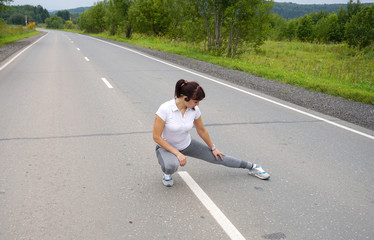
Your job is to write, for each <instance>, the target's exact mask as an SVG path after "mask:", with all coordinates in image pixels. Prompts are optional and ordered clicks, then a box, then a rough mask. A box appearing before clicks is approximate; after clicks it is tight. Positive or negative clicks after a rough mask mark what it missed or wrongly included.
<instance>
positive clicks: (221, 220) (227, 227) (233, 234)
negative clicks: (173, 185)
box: [178, 171, 245, 240]
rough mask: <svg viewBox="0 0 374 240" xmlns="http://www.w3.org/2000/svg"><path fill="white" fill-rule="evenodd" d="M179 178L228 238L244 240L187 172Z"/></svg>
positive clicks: (181, 173) (180, 173) (182, 173)
mask: <svg viewBox="0 0 374 240" xmlns="http://www.w3.org/2000/svg"><path fill="white" fill-rule="evenodd" d="M178 173H179V175H180V176H181V178H182V179H183V180H184V181H185V182H186V183H187V185H188V186H189V187H190V189H191V190H192V192H193V193H194V194H195V195H196V197H197V198H198V199H199V200H200V201H201V202H202V204H203V205H204V206H205V207H206V208H207V209H208V211H209V212H210V214H212V216H213V217H214V219H215V220H216V221H217V222H218V224H219V225H220V226H221V227H222V229H223V230H224V231H225V232H226V234H227V235H228V236H229V237H230V239H235V240H245V238H244V237H243V235H242V234H241V233H240V232H239V230H238V229H237V228H236V227H235V226H234V225H233V224H232V223H231V222H230V220H229V219H228V218H227V217H226V216H225V214H223V212H222V211H221V210H220V209H219V208H218V207H217V205H216V204H215V203H214V202H213V201H212V200H211V199H210V198H209V196H208V195H207V194H206V193H205V192H204V190H203V189H201V188H200V186H199V185H198V184H197V183H196V182H195V180H193V178H192V177H191V176H190V174H188V172H184V171H182V172H181V171H180V172H178Z"/></svg>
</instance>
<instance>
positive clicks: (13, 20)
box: [0, 5, 50, 25]
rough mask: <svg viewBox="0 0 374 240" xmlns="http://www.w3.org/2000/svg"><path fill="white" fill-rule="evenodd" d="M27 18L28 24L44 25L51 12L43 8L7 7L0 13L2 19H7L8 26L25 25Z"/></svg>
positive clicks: (28, 6) (29, 6) (26, 6)
mask: <svg viewBox="0 0 374 240" xmlns="http://www.w3.org/2000/svg"><path fill="white" fill-rule="evenodd" d="M26 17H27V21H28V22H36V23H37V24H39V23H44V22H45V20H46V19H47V18H49V17H50V16H49V12H48V10H47V9H45V8H43V7H42V6H40V5H38V6H31V5H23V6H12V7H5V6H4V9H3V11H0V18H3V19H6V22H7V23H8V24H12V25H25V20H26Z"/></svg>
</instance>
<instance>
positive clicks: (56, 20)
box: [45, 15, 64, 29]
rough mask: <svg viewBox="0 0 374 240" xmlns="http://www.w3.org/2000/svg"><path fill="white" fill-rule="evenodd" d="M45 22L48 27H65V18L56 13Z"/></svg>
mask: <svg viewBox="0 0 374 240" xmlns="http://www.w3.org/2000/svg"><path fill="white" fill-rule="evenodd" d="M45 23H46V24H47V28H52V29H62V28H63V27H64V20H62V18H60V17H58V16H56V15H53V16H52V17H50V18H47V19H46V20H45Z"/></svg>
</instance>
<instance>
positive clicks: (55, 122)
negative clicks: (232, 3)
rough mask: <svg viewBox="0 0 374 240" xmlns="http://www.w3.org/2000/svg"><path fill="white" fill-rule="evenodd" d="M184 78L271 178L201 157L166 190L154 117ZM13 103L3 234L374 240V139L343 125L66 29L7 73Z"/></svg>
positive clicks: (0, 155)
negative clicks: (205, 200) (201, 193)
mask: <svg viewBox="0 0 374 240" xmlns="http://www.w3.org/2000/svg"><path fill="white" fill-rule="evenodd" d="M0 67H1V66H0ZM103 78H104V79H106V80H107V82H104V81H103ZM180 78H184V79H187V80H191V81H192V80H195V81H198V82H199V83H200V84H201V85H202V86H203V87H204V90H205V92H206V94H207V97H206V99H205V100H204V101H202V102H201V104H200V108H201V110H202V114H203V115H202V117H203V120H204V122H205V125H206V126H207V128H208V130H209V132H210V135H211V137H212V139H213V141H214V143H215V145H216V146H217V147H218V148H219V149H220V150H221V151H222V152H224V153H226V154H230V155H234V156H237V157H239V158H243V159H246V160H248V161H252V162H255V163H260V164H261V165H262V166H263V167H264V169H266V170H267V171H268V172H269V173H270V174H271V180H269V181H261V180H259V179H257V178H255V177H252V176H249V175H248V174H247V172H246V171H244V170H241V169H230V168H225V167H221V166H217V165H210V164H207V163H204V162H201V161H199V160H196V159H192V158H189V159H188V163H187V165H186V166H185V167H183V168H180V171H182V174H175V176H174V179H175V184H174V186H173V187H172V188H166V187H164V186H163V185H162V183H161V170H160V167H159V165H158V163H157V160H156V157H155V153H154V147H155V144H154V143H153V141H152V124H153V119H154V113H155V112H156V110H157V108H158V106H159V105H160V104H161V103H163V102H165V101H167V100H169V99H171V98H172V97H173V91H174V84H175V82H176V81H177V80H178V79H180ZM216 81H217V82H216ZM221 83H223V84H228V85H222V84H221ZM111 87H112V88H111ZM0 103H1V104H0V209H1V211H0V239H230V236H231V238H232V239H234V237H232V235H230V232H228V231H226V230H224V229H225V227H226V226H225V224H227V222H228V223H230V224H232V226H233V227H234V228H235V229H236V230H237V231H238V232H239V233H240V234H239V235H240V237H243V238H245V239H311V240H316V239H334V240H335V239H373V238H374V228H373V226H374V186H373V182H374V166H373V160H374V157H373V156H374V147H373V146H374V144H373V143H374V137H373V136H372V132H369V130H366V129H363V128H360V127H358V126H355V125H352V124H348V123H346V122H344V121H341V120H339V119H334V118H331V117H327V116H324V115H322V114H319V113H316V112H312V111H310V110H307V109H303V108H300V107H297V106H293V105H291V104H288V103H286V102H282V101H280V100H278V99H274V98H271V97H268V96H264V95H262V94H260V93H257V92H253V91H251V90H249V89H245V88H242V87H238V86H234V85H232V84H229V83H226V82H224V81H223V80H220V79H216V78H212V77H209V76H205V75H201V74H199V73H196V72H193V71H189V70H187V71H186V70H184V69H183V67H180V66H171V65H168V64H165V62H160V61H157V59H153V58H150V57H147V56H144V55H142V54H139V53H136V52H133V51H130V50H127V49H125V48H123V47H119V46H116V45H113V44H108V43H105V42H103V41H101V40H97V39H94V38H90V37H87V36H82V35H78V34H73V33H63V32H58V31H49V33H48V34H47V35H46V36H44V37H43V38H41V39H40V40H39V41H38V42H36V43H35V44H34V45H32V46H31V47H30V48H29V49H27V50H26V51H25V52H24V53H22V54H21V55H19V56H18V57H17V58H16V59H14V61H12V62H11V63H9V64H8V65H7V66H5V67H2V68H1V70H0ZM279 104H284V105H279ZM310 114H311V115H310ZM192 135H193V137H197V134H195V133H193V134H192ZM184 174H187V175H188V176H191V177H192V179H193V181H194V182H196V183H197V185H198V187H199V188H201V190H202V191H204V193H206V195H207V196H208V197H209V199H210V200H211V201H212V203H211V204H214V206H215V207H217V209H219V211H221V213H223V215H224V216H225V217H226V218H227V220H228V221H226V222H224V223H223V224H222V223H220V221H219V219H216V218H215V215H214V212H212V210H211V209H209V210H208V209H207V208H206V206H205V205H204V204H203V202H202V201H201V199H200V198H198V196H197V195H195V194H194V192H193V191H192V190H193V189H192V190H191V188H190V187H189V185H188V184H187V182H186V181H185V180H184V178H182V176H183V175H184ZM195 190H196V189H195Z"/></svg>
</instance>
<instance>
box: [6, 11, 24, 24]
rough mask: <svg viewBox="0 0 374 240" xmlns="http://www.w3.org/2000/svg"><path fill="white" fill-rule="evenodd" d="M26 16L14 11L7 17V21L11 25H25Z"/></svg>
mask: <svg viewBox="0 0 374 240" xmlns="http://www.w3.org/2000/svg"><path fill="white" fill-rule="evenodd" d="M25 22H26V16H25V15H23V14H21V13H15V14H13V15H12V16H10V17H9V19H8V23H9V24H13V25H25Z"/></svg>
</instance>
